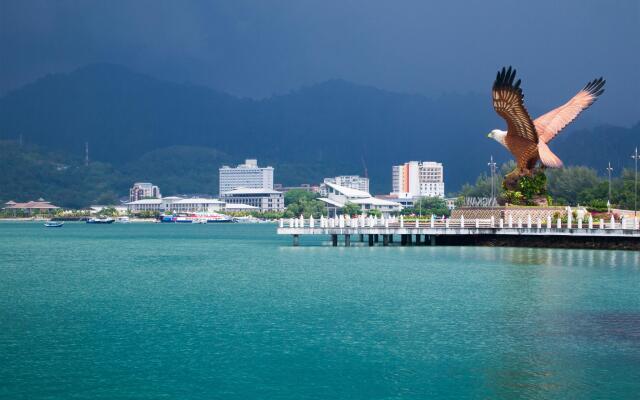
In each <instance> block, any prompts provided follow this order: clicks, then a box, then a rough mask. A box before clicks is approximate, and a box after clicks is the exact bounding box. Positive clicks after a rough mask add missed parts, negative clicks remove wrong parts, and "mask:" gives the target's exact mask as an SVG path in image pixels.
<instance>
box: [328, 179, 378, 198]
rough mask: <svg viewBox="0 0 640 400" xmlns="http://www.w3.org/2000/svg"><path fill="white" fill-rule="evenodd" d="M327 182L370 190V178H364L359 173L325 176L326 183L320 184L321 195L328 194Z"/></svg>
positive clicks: (365, 190)
mask: <svg viewBox="0 0 640 400" xmlns="http://www.w3.org/2000/svg"><path fill="white" fill-rule="evenodd" d="M327 183H333V184H334V185H339V186H343V187H347V188H351V189H357V190H362V191H363V192H369V178H363V177H361V176H358V175H340V176H336V177H333V178H324V183H323V184H322V185H320V195H321V196H327V192H328V190H327Z"/></svg>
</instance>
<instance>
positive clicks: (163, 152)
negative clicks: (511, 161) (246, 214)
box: [0, 64, 640, 197]
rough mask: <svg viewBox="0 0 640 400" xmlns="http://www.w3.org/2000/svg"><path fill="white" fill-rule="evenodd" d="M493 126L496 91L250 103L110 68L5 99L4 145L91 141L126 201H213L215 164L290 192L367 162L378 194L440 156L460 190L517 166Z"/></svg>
mask: <svg viewBox="0 0 640 400" xmlns="http://www.w3.org/2000/svg"><path fill="white" fill-rule="evenodd" d="M601 101H606V96H605V97H603V99H602V100H601ZM595 107H596V108H597V104H596V106H595ZM532 108H534V107H532ZM587 112H594V110H588V111H587ZM639 117H640V116H639ZM496 127H504V122H503V121H501V120H500V119H499V118H498V116H497V115H495V113H494V111H493V109H492V107H491V100H490V97H489V94H488V93H487V94H486V95H482V96H481V95H473V94H470V95H447V96H440V97H438V98H433V99H432V98H428V97H425V96H420V95H409V94H400V93H393V92H388V91H383V90H379V89H375V88H372V87H367V86H361V85H356V84H352V83H349V82H345V81H341V80H332V81H328V82H324V83H321V84H317V85H313V86H309V87H305V88H302V89H300V90H297V91H294V92H291V93H288V94H284V95H279V96H274V97H271V98H268V99H263V100H252V99H240V98H236V97H233V96H230V95H227V94H224V93H221V92H217V91H215V90H212V89H209V88H206V87H201V86H195V85H189V84H177V83H171V82H166V81H162V80H158V79H155V78H152V77H149V76H146V75H142V74H138V73H135V72H133V71H130V70H128V69H126V68H124V67H120V66H117V65H111V64H95V65H89V66H87V67H84V68H81V69H78V70H76V71H74V72H72V73H69V74H55V75H48V76H46V77H44V78H42V79H39V80H38V81H36V82H34V83H33V84H30V85H27V86H25V87H23V88H21V89H19V90H16V91H14V92H11V93H9V94H7V95H5V96H4V97H3V98H1V99H0V139H4V140H16V139H17V138H18V137H19V136H20V135H21V136H22V140H23V142H24V143H25V144H26V145H35V146H37V148H39V149H40V150H39V151H41V150H42V149H47V150H48V151H55V152H57V153H58V154H63V155H65V157H68V158H70V159H73V160H78V159H81V157H82V156H83V154H84V143H85V142H89V144H90V157H91V160H92V164H93V162H97V163H98V164H96V165H100V164H99V163H103V164H102V165H108V166H109V168H113V170H114V171H117V173H115V175H116V176H119V177H120V178H122V180H123V181H122V182H118V183H114V182H111V183H105V184H106V185H107V186H108V187H109V188H110V189H109V190H112V191H114V192H116V193H117V194H119V195H122V194H125V193H126V188H127V187H128V185H130V183H131V182H129V181H130V180H152V181H153V182H154V183H156V184H158V185H161V189H162V191H163V192H164V193H166V194H170V193H172V192H198V193H212V194H215V193H216V192H217V190H216V189H217V179H218V177H217V168H218V167H219V166H220V165H222V164H235V163H238V162H241V161H242V160H243V159H244V158H258V159H259V162H260V164H269V165H273V166H274V167H275V168H276V177H275V179H276V182H280V183H284V184H288V185H294V184H300V183H313V182H319V181H320V180H321V179H322V178H323V177H325V176H330V175H335V174H362V173H363V171H364V168H365V166H366V168H367V170H368V173H369V176H370V178H371V188H372V191H374V192H388V191H389V190H390V189H391V187H390V186H391V166H392V165H393V164H395V163H401V162H404V161H408V160H415V159H417V160H436V161H441V162H443V163H444V165H445V180H446V185H447V191H454V190H457V189H458V188H459V187H460V186H461V184H462V183H464V182H468V181H472V180H474V179H475V177H476V176H477V175H478V173H479V171H482V170H486V168H487V161H488V158H489V156H490V155H492V154H493V155H494V156H495V157H496V158H497V160H498V161H504V160H506V159H508V158H509V154H508V153H507V152H506V150H504V149H502V148H501V147H500V146H499V145H498V144H497V143H495V142H494V141H492V140H489V139H487V137H486V133H487V132H489V131H490V130H491V129H493V128H496ZM639 137H640V125H636V126H635V127H633V128H631V129H629V128H617V127H600V128H596V129H592V130H576V131H569V132H567V133H564V134H562V135H560V136H559V138H558V139H556V141H554V142H552V143H551V147H552V149H553V150H554V151H555V152H556V153H557V154H558V155H559V156H560V157H561V158H562V159H563V160H564V161H565V162H566V163H567V164H579V165H588V166H592V167H594V168H597V169H601V168H602V167H603V166H604V165H606V162H607V161H609V160H611V162H612V164H614V167H615V166H619V167H621V166H622V165H626V164H625V163H627V162H628V154H627V153H629V154H630V152H631V151H632V147H633V146H635V145H636V144H638V143H637V142H638V138H639ZM1 145H2V146H6V143H5V144H1ZM5 153H6V152H5ZM3 154H4V153H3ZM38 154H40V153H38ZM0 161H1V162H2V164H3V165H2V166H3V169H4V168H5V167H6V168H9V170H13V169H14V168H13V167H14V165H12V164H11V162H10V160H8V159H6V158H4V159H3V160H0ZM81 165H82V162H78V166H79V167H80V166H81ZM27 168H31V167H29V166H27ZM9 170H6V171H9ZM7 173H9V172H7ZM16 173H18V172H16ZM49 178H50V177H49ZM49 178H47V179H49ZM43 179H44V177H43ZM7 181H8V178H7ZM11 182H13V183H11V184H12V185H16V181H15V180H12V181H11ZM52 182H55V180H54V181H52ZM59 184H61V185H62V184H65V185H66V184H67V183H66V182H59ZM46 186H50V185H49V184H47V185H46ZM98 186H99V187H101V186H100V185H98ZM16 187H21V188H22V189H24V187H23V186H16ZM3 191H4V192H6V193H8V192H15V191H14V187H0V197H6V196H3V195H2V193H1V192H3ZM45 197H46V196H45Z"/></svg>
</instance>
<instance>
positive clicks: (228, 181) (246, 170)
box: [219, 159, 273, 194]
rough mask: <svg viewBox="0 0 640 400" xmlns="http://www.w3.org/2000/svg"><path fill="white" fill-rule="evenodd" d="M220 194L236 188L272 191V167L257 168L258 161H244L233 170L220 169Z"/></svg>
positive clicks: (225, 167)
mask: <svg viewBox="0 0 640 400" xmlns="http://www.w3.org/2000/svg"><path fill="white" fill-rule="evenodd" d="M219 171H220V194H224V193H227V192H230V191H232V190H235V189H238V188H245V189H265V190H273V167H258V160H252V159H249V160H245V162H244V164H240V165H238V166H237V167H235V168H232V167H229V166H227V165H224V166H223V167H222V168H220V170H219Z"/></svg>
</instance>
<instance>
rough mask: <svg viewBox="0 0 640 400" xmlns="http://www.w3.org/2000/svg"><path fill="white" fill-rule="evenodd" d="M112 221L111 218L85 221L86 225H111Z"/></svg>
mask: <svg viewBox="0 0 640 400" xmlns="http://www.w3.org/2000/svg"><path fill="white" fill-rule="evenodd" d="M114 221H115V219H113V218H90V219H88V220H87V224H112V223H113V222H114Z"/></svg>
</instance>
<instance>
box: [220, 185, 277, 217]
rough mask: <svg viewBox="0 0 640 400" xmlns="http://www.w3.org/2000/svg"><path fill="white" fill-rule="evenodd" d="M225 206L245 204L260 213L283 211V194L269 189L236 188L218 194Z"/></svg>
mask: <svg viewBox="0 0 640 400" xmlns="http://www.w3.org/2000/svg"><path fill="white" fill-rule="evenodd" d="M220 200H223V201H224V202H225V203H226V204H227V206H228V205H229V204H246V205H249V206H253V207H257V208H259V210H260V211H262V212H266V211H284V194H283V193H282V192H278V191H276V190H271V189H257V188H238V189H234V190H231V191H229V192H226V193H222V194H220Z"/></svg>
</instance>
